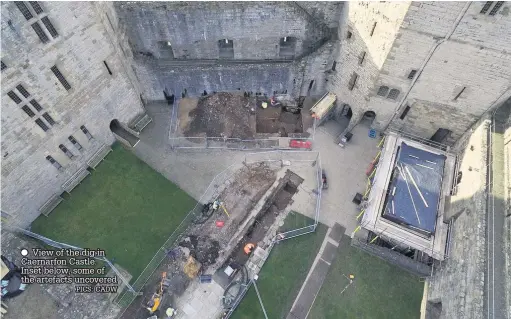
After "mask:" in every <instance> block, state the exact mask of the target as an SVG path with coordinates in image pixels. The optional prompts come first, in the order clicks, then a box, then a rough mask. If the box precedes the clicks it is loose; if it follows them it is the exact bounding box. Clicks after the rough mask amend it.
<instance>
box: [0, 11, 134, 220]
mask: <svg viewBox="0 0 511 319" xmlns="http://www.w3.org/2000/svg"><path fill="white" fill-rule="evenodd" d="M26 5H27V6H29V4H28V2H26ZM39 5H40V6H41V7H42V9H43V13H42V14H39V15H37V14H35V12H34V11H32V13H33V15H34V17H33V18H32V19H30V20H29V21H27V20H26V19H25V18H24V16H23V15H22V14H21V12H20V10H19V9H18V8H17V7H16V6H15V4H14V2H4V3H2V5H1V6H2V20H1V27H2V31H1V32H2V61H3V62H4V63H5V64H6V65H7V69H5V70H3V71H2V96H1V101H2V157H3V158H2V210H4V211H6V212H8V213H10V214H11V215H13V216H15V217H16V218H18V219H19V223H20V225H25V226H26V225H28V223H30V222H31V221H32V220H33V219H35V218H36V217H37V216H38V208H39V207H40V206H41V205H42V204H43V203H44V202H45V201H46V200H47V199H48V198H49V197H51V196H52V195H53V194H54V193H57V194H60V193H61V192H62V189H61V185H62V183H64V182H65V181H66V180H67V179H68V178H69V177H70V176H72V175H73V174H74V173H75V172H76V171H77V170H79V169H80V168H83V167H85V166H86V165H85V163H86V161H87V160H88V159H89V158H90V157H91V156H92V155H93V154H94V152H96V151H97V149H98V148H99V147H100V146H101V145H102V144H111V143H113V141H114V137H113V135H112V134H111V132H110V129H109V124H110V121H111V120H113V119H118V120H119V121H121V122H128V121H129V120H131V119H132V118H134V117H135V116H136V115H137V114H139V113H141V112H143V108H142V106H141V102H140V98H139V93H138V92H137V89H136V88H135V87H134V85H133V83H132V78H131V77H130V76H128V75H127V73H126V69H125V64H124V62H123V59H124V58H123V57H122V55H121V54H120V52H118V45H117V44H116V43H115V41H113V37H112V36H113V31H112V30H111V27H110V26H109V25H105V24H104V22H106V20H107V19H105V15H104V13H101V12H100V11H99V10H98V7H96V4H94V3H91V2H40V3H39ZM44 16H47V17H48V18H49V19H50V21H51V23H52V24H53V26H54V28H55V29H56V30H57V32H58V36H57V37H55V39H52V37H50V39H51V41H49V43H46V44H43V43H42V42H41V40H40V39H39V38H38V36H37V35H36V33H35V32H34V30H33V28H32V27H31V24H33V23H34V22H36V21H38V23H39V24H40V25H41V26H43V24H42V22H41V18H42V17H44ZM43 30H44V26H43ZM47 36H50V34H49V33H47ZM104 61H105V62H106V63H107V64H108V67H109V68H110V70H111V72H112V75H110V74H109V72H108V70H107V68H106V66H105V64H104ZM53 65H57V66H58V68H59V70H60V72H61V73H62V74H63V75H64V77H65V78H66V80H67V81H68V82H69V84H70V86H71V89H70V90H66V89H65V88H64V87H63V85H62V84H61V83H60V82H59V81H58V80H57V78H56V77H55V75H54V74H53V73H52V71H51V70H50V68H51V67H52V66H53ZM19 84H21V85H22V86H23V87H24V88H25V89H26V90H27V91H28V93H29V94H30V96H29V97H28V98H27V99H26V100H24V101H23V102H21V103H19V104H17V103H15V102H14V101H13V100H12V99H11V98H9V97H8V96H7V93H8V92H9V91H13V92H15V93H16V94H17V95H18V96H20V97H22V95H21V93H20V92H18V91H17V90H16V86H18V85H19ZM32 99H35V100H36V101H37V102H38V103H39V104H40V105H41V107H42V108H43V110H42V111H41V112H37V111H36V109H34V108H33V106H32V105H31V104H30V103H29V101H30V100H32ZM24 105H28V106H29V107H30V108H31V109H32V111H33V112H34V113H35V115H34V116H33V117H30V116H29V115H27V114H26V113H25V112H24V111H23V110H22V109H21V108H22V107H23V106H24ZM44 112H47V113H48V114H49V115H50V116H51V117H52V118H53V119H54V121H55V124H54V125H50V123H48V122H47V120H46V119H44V118H43V116H42V114H43V113H44ZM38 118H39V119H41V120H42V121H43V122H45V123H46V125H47V126H48V127H49V130H48V131H47V132H44V131H43V130H42V129H41V128H40V127H39V126H38V125H37V124H36V123H35V120H36V119H38ZM82 125H84V126H85V127H86V128H87V130H88V131H89V132H90V133H91V134H92V136H93V137H94V139H93V140H91V141H89V140H88V138H87V137H86V136H85V135H84V134H83V132H82V131H81V130H80V126H82ZM70 135H72V136H73V137H74V138H75V139H76V140H77V141H78V142H79V143H80V144H81V145H82V146H83V148H82V149H81V150H78V149H77V148H76V147H74V146H73V144H72V143H71V142H70V141H69V139H68V137H69V136H70ZM60 144H63V145H65V146H66V147H67V148H68V149H69V150H70V151H71V152H72V153H73V155H75V157H74V158H73V159H69V158H68V157H67V156H66V155H65V154H64V153H63V152H62V151H61V150H60V149H59V145H60ZM48 155H50V156H52V157H53V158H54V159H55V160H57V161H58V162H59V163H60V164H61V165H62V169H61V170H57V169H56V168H55V167H53V166H52V164H51V163H50V162H49V161H47V160H46V156H48Z"/></svg>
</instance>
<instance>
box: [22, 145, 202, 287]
mask: <svg viewBox="0 0 511 319" xmlns="http://www.w3.org/2000/svg"><path fill="white" fill-rule="evenodd" d="M194 205H195V200H194V199H193V198H192V197H190V196H189V195H188V194H186V193H185V192H184V191H182V190H181V189H180V188H179V187H178V186H176V185H174V184H173V183H172V182H170V181H169V180H167V179H166V178H165V177H164V176H163V175H161V174H160V173H158V172H156V171H155V170H153V169H152V168H151V167H149V166H148V165H147V164H145V163H144V162H142V161H141V160H140V159H138V158H137V157H136V156H135V155H133V154H132V153H131V152H129V151H127V150H125V149H124V148H122V147H121V146H120V145H119V144H117V145H114V146H113V152H111V153H110V154H109V155H108V156H107V157H106V159H105V160H104V161H103V162H102V163H101V164H100V165H99V166H98V167H97V169H96V170H95V171H94V172H93V173H92V174H91V176H89V177H87V178H86V179H85V180H84V181H83V182H82V183H81V184H80V185H79V186H78V187H76V188H75V189H74V190H73V191H72V192H71V195H70V196H69V198H68V199H66V200H65V201H63V202H62V203H61V204H60V205H59V206H58V207H57V208H56V209H55V210H54V211H53V212H52V213H51V214H50V216H49V217H45V216H42V215H41V216H40V217H39V218H37V219H36V220H35V221H34V223H33V224H32V231H34V232H36V233H39V234H42V235H44V236H46V237H49V238H51V239H54V240H57V241H62V242H65V243H69V244H72V245H76V246H79V247H82V248H91V249H97V248H99V249H103V250H105V251H106V256H107V258H108V259H110V260H112V259H114V260H115V262H116V263H118V264H120V265H121V266H122V267H123V268H125V269H126V270H127V271H129V272H130V274H131V275H133V279H136V277H138V275H140V273H141V272H142V270H143V269H144V268H145V267H146V266H147V264H148V263H149V261H150V260H151V258H152V257H153V255H154V254H155V253H156V251H157V250H158V249H159V248H160V247H161V245H162V244H163V243H164V242H165V240H166V239H167V238H168V236H169V235H170V234H171V233H172V231H174V229H176V228H177V226H178V225H179V223H181V221H182V220H183V218H184V217H185V215H186V214H187V213H188V212H189V211H190V210H191V209H192V208H193V206H194Z"/></svg>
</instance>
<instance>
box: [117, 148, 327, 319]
mask: <svg viewBox="0 0 511 319" xmlns="http://www.w3.org/2000/svg"><path fill="white" fill-rule="evenodd" d="M256 163H265V164H267V165H269V166H272V164H278V165H280V166H281V167H282V166H289V165H290V167H291V168H292V167H297V166H303V167H306V166H308V167H311V168H313V170H314V174H315V176H316V183H315V184H316V185H315V188H316V189H315V190H314V192H315V193H316V194H317V201H316V205H315V218H314V222H313V224H311V225H308V226H305V227H301V228H298V229H294V230H290V231H287V232H284V233H281V234H278V235H277V236H276V237H275V239H274V240H273V241H272V243H271V244H270V246H269V247H268V248H267V251H268V252H270V251H271V249H272V248H273V246H274V245H275V244H276V243H278V242H280V241H283V240H287V239H290V238H294V237H297V236H301V235H304V234H308V233H311V232H314V231H315V230H316V226H317V224H318V218H319V211H320V199H321V185H322V179H321V163H320V158H319V153H318V152H313V151H280V150H276V151H268V152H255V153H247V154H245V158H244V163H235V164H232V165H231V166H229V167H227V168H226V169H225V170H224V171H222V172H221V173H219V174H218V175H216V176H215V177H214V178H213V180H212V181H211V183H210V184H209V185H208V187H207V188H206V190H205V191H204V193H203V195H202V196H201V197H200V199H199V200H198V202H197V204H196V205H195V206H194V208H193V209H192V210H191V211H190V212H189V213H188V214H187V215H186V217H185V218H184V219H183V221H182V222H181V224H180V225H179V226H178V227H177V228H176V229H175V230H174V231H173V232H172V234H171V235H170V236H169V237H168V239H167V240H166V241H165V243H164V244H163V245H162V246H161V248H160V249H159V250H158V251H157V252H156V254H155V255H154V257H153V258H152V259H151V261H150V262H149V264H148V265H147V266H146V268H145V269H144V270H143V271H142V273H141V274H140V276H139V277H138V278H137V279H136V280H135V282H134V283H133V284H132V287H133V289H134V290H135V292H136V293H132V292H131V291H128V290H125V291H124V292H123V293H121V294H120V296H119V297H118V298H116V300H114V302H115V303H116V304H117V305H118V306H119V307H121V308H122V309H125V310H126V309H127V308H128V307H129V306H130V304H131V303H132V302H133V301H134V300H135V299H136V298H137V296H138V295H140V293H141V291H142V289H143V288H144V286H145V285H146V284H147V282H148V280H149V279H150V278H151V276H152V275H153V273H154V272H155V271H156V270H157V269H158V267H160V265H161V263H162V262H163V260H164V259H165V258H166V256H167V252H168V251H169V250H171V249H172V248H174V247H175V246H176V245H177V243H178V242H179V240H180V239H181V236H182V234H184V233H186V230H187V228H188V227H189V226H190V225H191V224H192V223H193V221H194V219H195V218H196V217H197V216H199V215H200V214H202V209H203V204H205V203H207V202H210V201H211V200H213V199H216V198H218V196H219V195H220V194H221V192H222V191H223V190H224V187H225V185H226V184H227V183H226V182H227V181H229V180H230V179H231V178H232V177H233V176H234V175H235V174H236V172H237V171H238V170H239V169H240V168H241V167H242V166H243V164H245V165H250V164H256ZM249 288H250V283H249V284H248V285H247V286H244V287H242V289H243V290H244V291H242V292H241V294H240V296H241V297H239V300H235V303H234V304H235V306H234V307H232V308H231V309H229V313H232V311H234V309H235V307H236V306H237V305H238V304H239V302H241V299H242V298H243V296H244V295H245V293H246V292H247V290H248V289H249ZM121 316H122V314H121ZM226 318H227V317H226Z"/></svg>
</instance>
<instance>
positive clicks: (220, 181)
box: [114, 163, 241, 315]
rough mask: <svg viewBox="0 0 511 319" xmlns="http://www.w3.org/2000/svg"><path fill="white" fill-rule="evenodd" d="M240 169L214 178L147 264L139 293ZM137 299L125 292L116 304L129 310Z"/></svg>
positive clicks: (235, 166)
mask: <svg viewBox="0 0 511 319" xmlns="http://www.w3.org/2000/svg"><path fill="white" fill-rule="evenodd" d="M240 167H241V164H240V163H235V164H232V165H230V166H229V167H227V168H226V169H225V170H223V171H222V172H220V173H219V174H218V175H216V176H215V177H214V178H213V180H212V181H211V183H209V185H208V187H207V188H206V190H205V191H204V193H203V195H202V196H201V197H200V199H199V201H198V202H197V203H196V204H195V206H194V207H193V208H192V210H190V211H189V212H188V214H187V215H186V216H185V218H184V219H183V221H181V223H180V224H179V226H178V227H177V228H176V229H175V230H174V231H173V232H172V233H171V234H170V236H169V237H168V238H167V240H166V241H165V243H164V244H163V245H162V246H161V247H160V249H158V251H157V252H156V253H155V255H154V256H153V258H152V259H151V261H150V262H149V263H148V264H147V266H146V267H145V268H144V270H143V271H142V273H141V274H140V275H139V277H138V278H137V279H136V280H135V282H134V283H133V285H132V286H133V288H134V290H135V291H136V292H137V293H138V292H140V291H141V290H142V289H143V288H144V286H145V285H146V283H147V281H148V280H149V278H151V276H152V275H153V273H154V272H155V271H156V270H157V269H158V267H159V266H160V265H161V263H162V261H163V260H164V259H165V257H166V256H167V251H168V250H169V249H171V248H173V247H174V246H175V245H176V244H177V242H178V241H179V240H180V238H181V235H182V234H183V233H185V231H186V230H187V228H188V227H189V226H190V225H191V224H192V221H193V220H194V219H195V218H196V216H198V215H199V214H202V208H203V204H204V203H206V202H208V201H210V200H211V199H214V198H217V197H218V196H219V195H220V193H221V192H222V191H223V188H222V187H221V185H224V183H225V181H227V180H228V179H229V178H231V177H232V176H233V175H234V174H235V173H236V171H237V170H238V169H239V168H240ZM136 297H137V294H133V293H131V292H129V291H124V293H122V294H121V295H119V297H118V298H117V299H115V300H114V302H115V303H116V304H117V305H118V306H119V307H121V308H127V307H129V305H130V304H131V303H132V302H133V301H134V300H135V298H136ZM121 315H122V314H121Z"/></svg>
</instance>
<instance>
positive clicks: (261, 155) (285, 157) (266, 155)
mask: <svg viewBox="0 0 511 319" xmlns="http://www.w3.org/2000/svg"><path fill="white" fill-rule="evenodd" d="M279 161H281V162H283V161H290V162H291V164H292V163H293V162H294V163H295V164H296V163H299V164H304V163H305V164H308V165H311V166H315V167H316V177H317V180H316V189H315V193H316V194H317V200H316V205H315V208H314V222H313V223H312V224H311V225H307V226H304V227H300V228H296V229H292V230H288V231H285V232H282V233H277V234H276V236H275V237H274V239H273V240H272V241H271V243H270V245H269V246H268V247H267V248H266V251H267V252H268V254H267V257H266V260H265V261H264V263H266V261H267V260H268V259H269V257H270V255H271V252H272V250H273V248H274V247H275V244H278V243H280V242H282V241H284V240H288V239H292V238H296V237H298V236H302V235H306V234H310V233H313V232H315V231H316V228H317V226H318V223H319V212H320V208H321V190H322V186H323V179H322V169H321V160H320V156H319V152H303V151H302V152H300V151H271V152H258V153H248V154H246V156H245V163H247V164H250V163H257V162H268V163H272V162H273V163H275V162H279ZM264 263H263V265H262V266H261V269H262V268H263V267H264ZM251 286H252V280H251V281H250V282H249V283H248V284H247V285H245V286H243V287H242V289H243V290H242V291H241V293H240V294H239V297H238V298H237V299H236V300H235V301H234V303H233V306H232V307H231V308H229V310H228V311H227V312H226V313H225V314H224V316H223V319H228V318H230V316H231V315H232V314H233V313H234V312H235V311H236V308H237V307H238V306H239V304H240V303H241V301H242V300H243V298H244V296H245V295H246V293H247V292H248V290H249V289H250V287H251ZM261 306H262V305H261Z"/></svg>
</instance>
